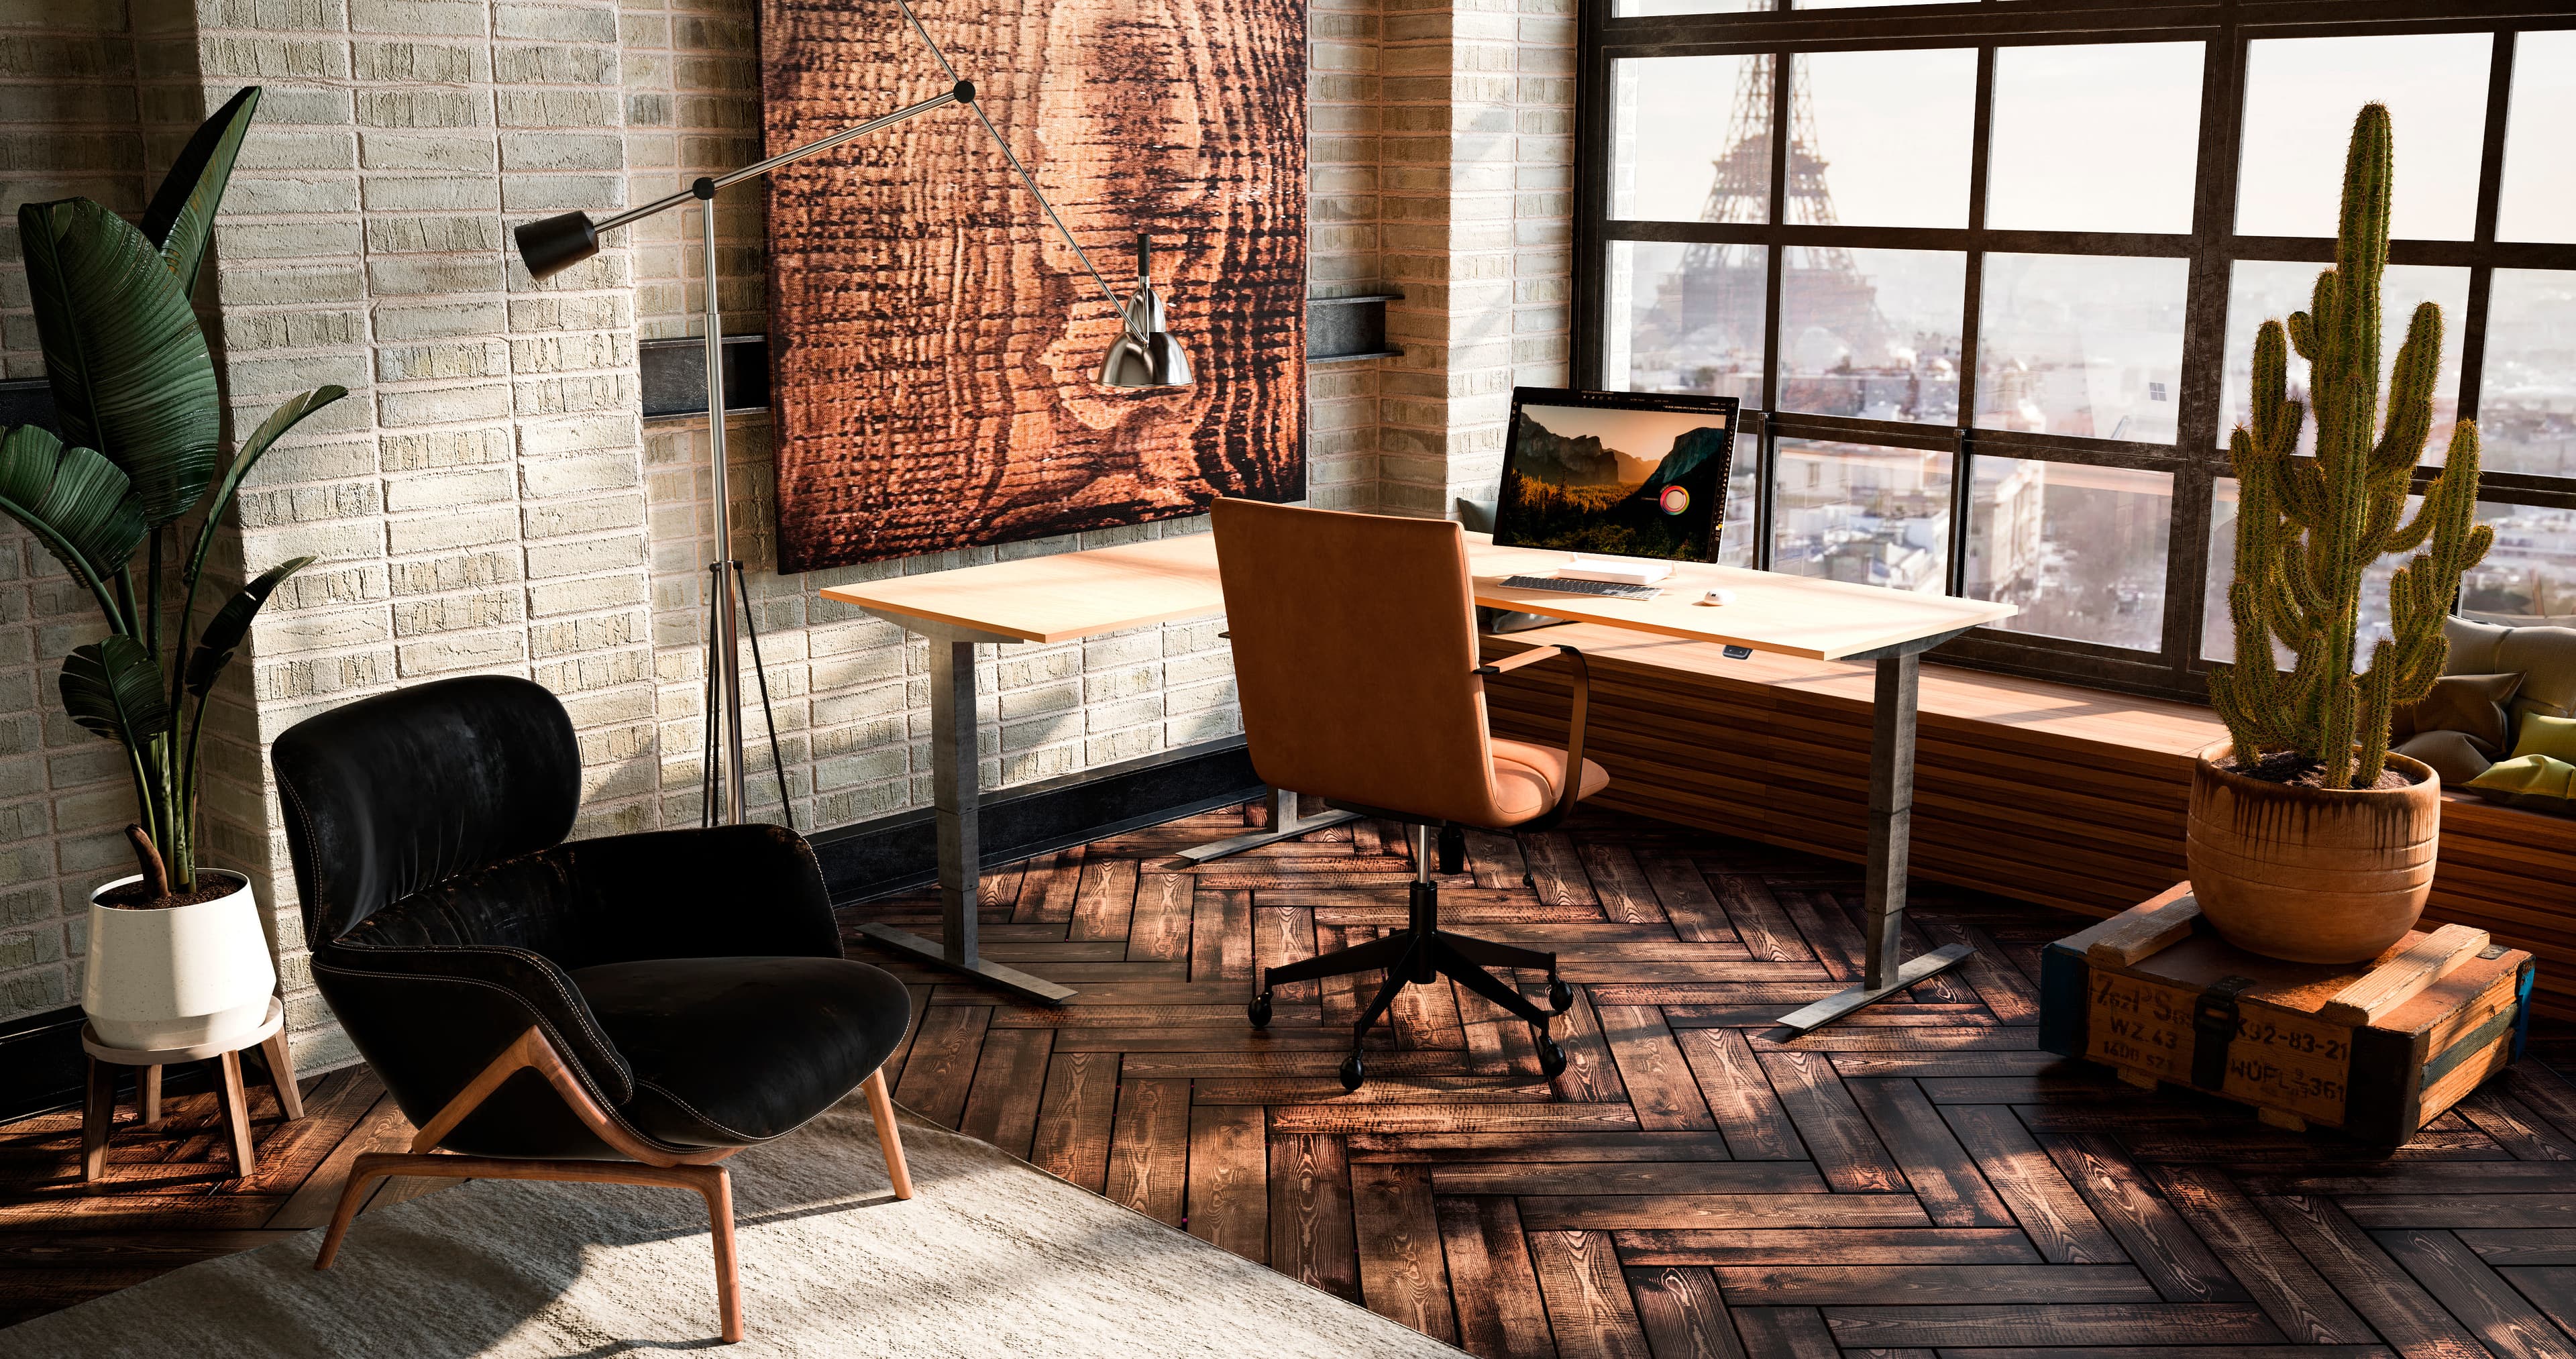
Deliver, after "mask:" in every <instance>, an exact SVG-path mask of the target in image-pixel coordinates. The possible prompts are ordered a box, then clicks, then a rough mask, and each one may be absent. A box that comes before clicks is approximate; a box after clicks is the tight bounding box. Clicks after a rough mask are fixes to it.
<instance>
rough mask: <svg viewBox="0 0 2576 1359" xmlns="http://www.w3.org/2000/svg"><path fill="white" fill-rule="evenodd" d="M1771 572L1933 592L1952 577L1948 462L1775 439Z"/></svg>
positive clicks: (1904, 451) (1912, 452)
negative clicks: (1776, 474)
mask: <svg viewBox="0 0 2576 1359" xmlns="http://www.w3.org/2000/svg"><path fill="white" fill-rule="evenodd" d="M1771 512H1772V516H1773V517H1772V533H1771V569H1772V570H1774V571H1783V572H1787V573H1788V574H1790V575H1794V576H1823V577H1826V578H1828V579H1831V580H1848V581H1855V582H1858V583H1860V584H1864V585H1883V586H1887V587H1889V588H1891V589H1897V590H1920V591H1922V592H1923V593H1925V594H1934V595H1937V594H1940V593H1941V592H1942V590H1943V588H1944V579H1945V577H1946V576H1947V575H1948V571H1949V557H1950V455H1949V454H1947V453H1935V452H1930V451H1927V450H1924V449H1916V448H1886V447H1882V446H1879V445H1876V444H1839V443H1824V442H1820V441H1817V440H1811V439H1782V440H1781V441H1780V457H1779V481H1778V485H1777V486H1776V487H1775V488H1774V492H1773V497H1772V510H1771Z"/></svg>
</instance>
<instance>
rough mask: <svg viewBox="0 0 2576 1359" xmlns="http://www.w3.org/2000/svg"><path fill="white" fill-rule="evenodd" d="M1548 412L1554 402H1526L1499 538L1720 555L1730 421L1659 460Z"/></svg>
mask: <svg viewBox="0 0 2576 1359" xmlns="http://www.w3.org/2000/svg"><path fill="white" fill-rule="evenodd" d="M1545 419H1546V411H1545V408H1542V407H1530V406H1524V407H1522V408H1521V418H1520V424H1519V427H1518V429H1517V431H1516V432H1515V434H1514V437H1513V444H1512V453H1511V457H1510V458H1509V459H1508V460H1506V462H1505V463H1504V466H1503V485H1502V504H1501V506H1500V510H1499V513H1498V515H1497V516H1496V525H1495V529H1496V531H1495V534H1494V540H1495V541H1496V542H1499V543H1503V544H1505V545H1507V546H1514V547H1545V548H1563V549H1565V550H1567V551H1572V552H1593V553H1601V554H1604V555H1609V556H1621V557H1669V558H1675V559H1679V560H1686V561H1707V560H1709V559H1711V558H1712V557H1714V556H1715V555H1716V551H1717V535H1718V530H1719V527H1720V516H1721V513H1722V511H1723V509H1724V507H1725V489H1726V470H1727V464H1728V462H1729V454H1730V451H1731V449H1732V447H1733V442H1732V440H1731V439H1730V438H1729V437H1728V431H1727V430H1726V428H1725V427H1723V426H1718V427H1707V426H1703V427H1701V428H1698V429H1692V430H1686V431H1684V432H1683V433H1681V434H1680V435H1678V436H1676V437H1675V438H1674V439H1673V441H1672V445H1671V447H1670V448H1668V449H1666V450H1665V452H1664V454H1663V456H1662V457H1660V458H1650V457H1641V456H1638V455H1637V454H1634V453H1631V452H1629V451H1628V450H1626V449H1623V448H1616V447H1612V446H1611V445H1610V444H1609V443H1607V442H1604V441H1603V439H1602V438H1601V437H1600V436H1598V435H1593V434H1582V435H1573V436H1568V435H1564V434H1559V433H1557V432H1556V431H1554V430H1552V429H1549V428H1548V427H1547V426H1546V424H1545V423H1544V421H1545ZM1664 427H1665V428H1667V429H1669V428H1670V427H1671V426H1670V425H1669V424H1667V425H1665V426H1664ZM1673 488H1678V489H1677V491H1674V490H1673ZM1668 491H1672V492H1673V493H1670V494H1668Z"/></svg>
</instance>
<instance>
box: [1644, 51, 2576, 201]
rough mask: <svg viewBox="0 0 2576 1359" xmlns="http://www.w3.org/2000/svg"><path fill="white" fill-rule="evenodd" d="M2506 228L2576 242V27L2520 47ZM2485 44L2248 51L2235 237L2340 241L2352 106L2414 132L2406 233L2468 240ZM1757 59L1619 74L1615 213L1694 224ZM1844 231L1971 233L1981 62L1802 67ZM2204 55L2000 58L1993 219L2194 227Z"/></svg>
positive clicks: (1816, 63)
mask: <svg viewBox="0 0 2576 1359" xmlns="http://www.w3.org/2000/svg"><path fill="white" fill-rule="evenodd" d="M2517 44H2518V46H2517V60H2516V74H2515V88H2514V99H2513V106H2512V110H2511V118H2510V122H2509V135H2508V138H2507V163H2506V171H2505V186H2504V195H2503V207H2502V217H2501V223H2502V225H2501V231H2500V234H2502V235H2503V236H2504V238H2506V239H2509V240H2556V241H2570V240H2576V166H2571V158H2570V155H2569V150H2568V146H2569V140H2568V131H2569V130H2570V129H2576V32H2550V33H2527V34H2523V35H2521V36H2520V37H2519V38H2518V39H2517ZM2492 50H2493V39H2492V38H2491V37H2489V36H2488V35H2486V34H2475V33H2469V34H2406V35H2399V36H2387V37H2352V38H2291V39H2266V40H2263V41H2260V42H2256V43H2254V44H2253V47H2252V57H2251V61H2250V65H2249V71H2248V89H2247V98H2246V136H2245V154H2244V161H2243V168H2242V172H2241V174H2240V176H2239V185H2238V198H2239V203H2238V229H2239V230H2240V231H2242V232H2245V233H2247V234H2253V235H2331V234H2332V232H2333V228H2334V215H2335V204H2336V197H2337V192H2338V187H2339V185H2340V183H2341V180H2342V173H2343V153H2344V147H2345V144H2346V142H2347V140H2348V138H2349V136H2350V132H2351V127H2352V119H2353V115H2354V113H2355V112H2356V111H2357V110H2358V109H2359V108H2360V106H2361V105H2362V104H2363V103H2365V102H2367V101H2369V100H2373V99H2377V100H2380V101H2382V102H2385V103H2386V104H2388V106H2389V110H2390V112H2391V114H2392V115H2393V117H2394V119H2395V122H2396V129H2397V198H2396V205H2395V215H2396V222H2395V229H2396V234H2397V235H2399V236H2401V237H2405V236H2417V237H2435V238H2464V237H2466V236H2467V235H2468V234H2469V233H2470V228H2471V225H2472V219H2473V216H2474V213H2475V208H2476V198H2477V176H2478V161H2479V154H2478V149H2479V138H2480V135H2481V130H2482V127H2483V124H2484V120H2485V108H2486V86H2487V69H2488V65H2489V60H2490V55H2491V53H2492ZM1754 60H1755V59H1754V58H1749V57H1731V56H1728V57H1662V58H1652V59H1646V60H1637V61H1624V62H1621V63H1619V65H1620V67H1621V73H1620V74H1621V79H1622V80H1623V82H1625V83H1626V84H1627V86H1628V89H1629V90H1630V94H1629V97H1628V99H1627V101H1626V103H1627V107H1628V109H1629V110H1630V117H1629V121H1628V123H1627V126H1628V127H1629V128H1631V129H1633V132H1632V135H1630V136H1629V137H1628V138H1627V139H1626V140H1627V141H1628V144H1629V146H1630V147H1631V148H1632V151H1631V154H1630V157H1629V160H1628V162H1627V163H1626V164H1624V165H1622V166H1620V167H1618V168H1617V171H1616V174H1615V176H1614V181H1613V191H1614V194H1620V191H1621V190H1622V189H1623V188H1624V190H1625V193H1624V195H1623V197H1624V199H1625V202H1624V205H1623V206H1620V207H1617V208H1614V215H1626V216H1632V217H1637V218H1645V219H1651V220H1677V221H1693V220H1697V219H1698V217H1699V215H1700V208H1701V205H1702V203H1703V201H1704V200H1705V198H1706V197H1707V194H1708V188H1709V181H1710V179H1711V171H1710V167H1709V162H1710V160H1712V159H1713V158H1715V157H1716V156H1718V155H1719V154H1721V153H1722V152H1723V151H1724V150H1725V149H1726V141H1727V134H1728V129H1729V121H1730V118H1731V116H1732V114H1733V105H1734V102H1735V94H1736V90H1737V86H1738V85H1739V83H1740V78H1741V74H1742V72H1743V71H1744V69H1745V68H1746V67H1747V66H1748V65H1749V64H1750V63H1752V62H1753V61H1754ZM1797 60H1798V62H1799V64H1800V66H1801V67H1802V68H1803V69H1804V70H1805V72H1806V76H1807V83H1808V87H1809V90H1810V91H1811V93H1812V95H1813V98H1814V107H1815V118H1816V142H1817V147H1816V149H1817V152H1818V154H1820V155H1821V156H1822V157H1823V158H1824V159H1825V161H1826V162H1827V166H1828V168H1827V171H1826V183H1827V185H1828V187H1829V188H1830V190H1831V192H1832V196H1833V201H1834V208H1835V212H1836V215H1837V218H1838V219H1839V220H1840V221H1842V222H1844V223H1847V224H1852V225H1868V226H1945V227H1957V226H1965V225H1966V224H1967V209H1968V205H1967V181H1968V162H1969V139H1970V130H1971V127H1972V125H1973V121H1974V90H1975V73H1976V57H1975V53H1974V52H1973V51H1972V50H1970V49H1966V48H1951V49H1935V50H1928V51H1913V52H1826V53H1815V54H1803V55H1801V56H1799V57H1798V58H1797ZM2201 61H2202V45H2201V44H2199V43H2174V42H2167V43H2130V44H2106V45H2086V46H2071V47H2024V48H2005V49H2002V50H2001V51H2000V52H1999V53H1998V54H1997V67H1996V72H1997V84H1996V136H1995V145H1994V164H1993V173H1992V186H1991V189H1990V196H1989V201H1988V213H1989V217H1990V219H1991V223H1992V225H1995V226H1998V227H2032V228H2041V229H2060V230H2087V229H2089V230H2106V229H2107V230H2125V231H2160V232H2182V231H2187V230H2189V229H2190V225H2191V185H2192V177H2193V174H2194V170H2195V160H2196V156H2197V138H2198V128H2199V118H2200V97H2201V91H2200V66H2201Z"/></svg>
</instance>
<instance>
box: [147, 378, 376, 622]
mask: <svg viewBox="0 0 2576 1359" xmlns="http://www.w3.org/2000/svg"><path fill="white" fill-rule="evenodd" d="M348 394H349V389H348V388H346V387H341V386H336V385H332V384H328V383H326V384H324V385H322V386H320V387H316V388H314V389H313V390H312V391H309V392H304V393H301V394H300V395H296V396H291V397H288V398H287V399H286V400H285V401H283V402H281V403H279V405H278V407H277V409H276V410H273V411H270V412H269V413H268V418H267V419H265V420H262V421H260V422H259V428H257V429H255V430H252V431H251V434H250V437H249V438H247V439H244V440H242V445H241V451H240V452H238V453H235V454H234V455H233V465H232V466H231V467H229V468H226V469H225V471H224V482H223V485H221V486H219V487H217V488H216V489H215V498H214V501H213V503H212V504H210V505H208V506H207V507H206V522H205V525H204V526H203V527H201V528H199V529H198V530H197V548H196V551H194V552H192V553H190V554H189V555H188V576H187V579H188V582H189V584H188V602H189V605H190V606H191V607H194V605H195V603H196V580H197V573H198V572H200V571H203V570H205V569H206V554H207V552H208V551H210V550H211V549H212V548H213V547H214V545H215V528H216V526H217V525H219V524H221V523H222V522H223V518H224V510H225V509H226V508H227V507H229V506H230V505H231V504H232V503H233V497H234V496H235V495H238V494H239V493H240V492H241V484H242V478H244V477H247V476H249V475H250V470H251V469H252V468H254V467H257V466H259V460H260V459H261V458H263V457H265V456H267V454H268V450H269V448H270V446H272V445H274V444H275V443H276V442H277V441H278V440H280V439H282V438H285V437H286V432H287V431H288V430H290V429H293V428H295V427H296V426H297V425H299V424H301V423H303V421H304V417H306V416H308V415H311V414H312V413H313V412H315V411H318V410H320V409H322V408H323V407H324V406H328V405H330V404H331V403H332V402H334V401H337V400H339V399H340V398H341V397H344V396H347V395H348Z"/></svg>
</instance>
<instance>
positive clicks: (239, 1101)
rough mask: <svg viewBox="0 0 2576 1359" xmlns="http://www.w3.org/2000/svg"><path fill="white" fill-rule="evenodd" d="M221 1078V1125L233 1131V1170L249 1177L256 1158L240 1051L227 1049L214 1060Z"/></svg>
mask: <svg viewBox="0 0 2576 1359" xmlns="http://www.w3.org/2000/svg"><path fill="white" fill-rule="evenodd" d="M215 1066H216V1068H217V1069H218V1071H219V1073H220V1074H221V1076H222V1079H223V1091H222V1096H221V1098H222V1100H223V1106H224V1128H225V1131H227V1132H229V1133H231V1134H232V1144H233V1173H234V1174H236V1175H239V1176H241V1177H242V1178H243V1179H245V1180H246V1179H249V1178H250V1177H251V1176H252V1175H254V1174H256V1173H258V1171H259V1161H258V1159H257V1158H256V1157H255V1156H253V1155H252V1153H251V1146H250V1097H249V1096H248V1095H247V1094H245V1093H243V1091H242V1069H241V1054H240V1053H238V1052H227V1053H225V1054H224V1055H223V1056H221V1057H218V1058H216V1059H215Z"/></svg>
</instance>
